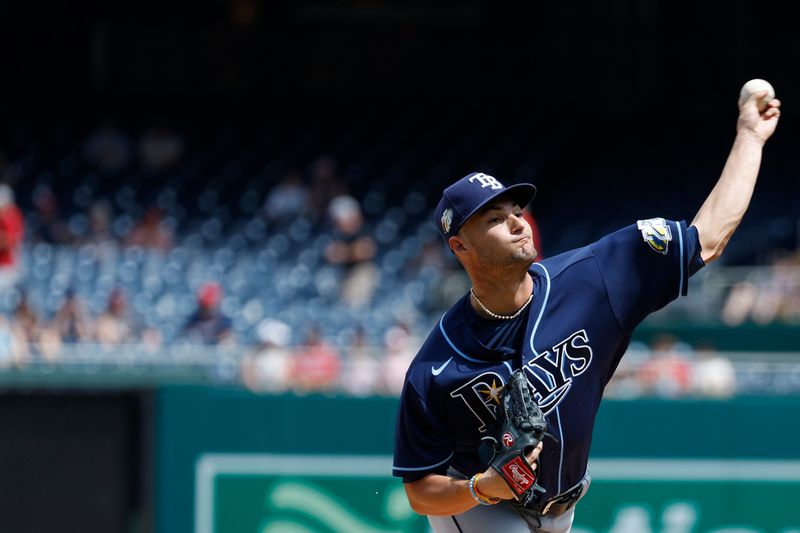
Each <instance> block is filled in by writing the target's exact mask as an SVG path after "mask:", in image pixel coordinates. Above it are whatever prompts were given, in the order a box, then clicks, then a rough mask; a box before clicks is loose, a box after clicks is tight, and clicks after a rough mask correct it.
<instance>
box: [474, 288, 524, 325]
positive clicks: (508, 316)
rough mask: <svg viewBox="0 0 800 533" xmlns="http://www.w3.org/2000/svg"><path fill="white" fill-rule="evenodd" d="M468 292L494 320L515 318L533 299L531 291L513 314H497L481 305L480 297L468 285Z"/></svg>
mask: <svg viewBox="0 0 800 533" xmlns="http://www.w3.org/2000/svg"><path fill="white" fill-rule="evenodd" d="M469 293H470V294H471V295H472V297H473V298H475V301H476V302H478V305H479V306H481V309H483V310H484V312H485V313H486V314H487V315H489V316H490V317H492V318H494V319H495V320H511V319H514V318H517V317H518V316H519V315H520V314H521V313H522V312H523V311H524V310H525V308H526V307H528V304H529V303H531V300H533V293H531V295H530V296H528V300H527V301H526V302H525V303H524V304H522V307H520V308H519V309H517V311H516V312H515V313H514V314H513V315H498V314H497V313H492V312H491V311H489V309H487V308H486V306H485V305H483V302H482V301H481V300H480V298H478V295H477V294H475V289H473V288H472V287H470V289H469Z"/></svg>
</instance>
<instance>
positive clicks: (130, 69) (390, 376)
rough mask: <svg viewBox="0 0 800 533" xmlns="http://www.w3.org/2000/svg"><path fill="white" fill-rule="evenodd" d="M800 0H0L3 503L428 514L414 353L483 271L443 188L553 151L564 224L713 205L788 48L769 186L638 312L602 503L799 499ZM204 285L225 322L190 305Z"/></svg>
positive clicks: (67, 523)
mask: <svg viewBox="0 0 800 533" xmlns="http://www.w3.org/2000/svg"><path fill="white" fill-rule="evenodd" d="M798 10H800V7H798V6H797V5H795V4H793V3H790V2H774V3H772V4H770V5H769V6H766V7H764V6H759V5H757V4H756V3H755V2H745V1H734V2H726V3H702V4H699V3H689V2H665V1H655V0H649V1H632V0H627V1H624V0H619V1H607V2H595V3H591V4H585V5H580V4H563V3H547V2H528V3H526V4H524V5H517V4H507V5H502V4H497V3H491V2H486V1H478V0H474V1H451V2H441V3H437V4H435V5H432V4H429V3H425V2H393V1H371V2H357V1H353V2H309V1H299V2H265V1H263V2H260V1H257V0H220V1H215V2H202V3H193V2H178V1H175V2H155V1H140V2H123V1H116V2H112V1H106V2H103V1H99V0H98V1H93V2H87V3H83V4H81V5H73V4H63V3H58V4H53V5H39V4H34V3H21V2H19V3H5V4H3V5H2V6H0V17H1V19H2V20H3V21H4V23H5V24H4V31H3V32H2V35H0V55H1V56H2V58H3V61H2V66H3V67H2V68H3V80H4V82H3V85H2V88H1V89H0V91H1V94H2V96H3V98H2V100H0V118H1V119H2V122H1V123H2V126H3V127H2V128H0V154H1V155H2V157H0V173H1V174H2V182H3V183H5V184H7V185H8V186H9V187H10V189H11V190H13V193H14V198H15V200H14V201H15V203H16V205H18V206H19V209H20V210H21V212H22V214H23V216H24V225H25V233H24V234H25V238H24V241H23V242H22V243H21V244H20V245H19V251H18V257H17V260H16V261H13V262H12V263H13V264H11V265H5V264H4V265H3V268H4V270H3V276H2V280H0V281H2V282H3V287H2V290H1V291H0V308H1V310H2V311H3V313H4V316H5V317H6V318H4V319H3V320H2V323H1V324H0V340H2V343H0V344H2V350H0V351H2V355H0V359H1V360H0V365H2V370H0V383H2V387H3V391H2V395H0V423H2V426H3V427H4V430H5V431H3V433H2V435H0V465H2V468H1V469H0V471H2V472H3V475H2V476H0V487H2V490H0V494H2V495H3V496H2V498H0V516H2V517H3V522H4V526H3V529H4V530H7V531H20V532H21V531H37V532H42V531H64V530H69V531H73V530H74V531H85V532H92V531H98V532H100V531H102V532H109V531H121V532H151V531H155V532H158V533H167V532H170V533H171V532H183V531H198V532H206V531H215V532H223V531H231V532H233V531H348V532H349V531H398V530H400V531H416V530H423V529H420V528H422V526H421V525H420V523H419V521H416V520H415V519H414V517H413V516H411V515H409V514H408V509H407V508H406V507H404V506H403V502H402V495H401V494H400V493H398V485H397V483H396V482H393V481H392V480H390V479H388V478H386V473H387V472H388V465H389V463H390V459H389V457H388V456H389V455H390V454H391V442H392V436H391V434H392V429H393V416H394V409H395V406H396V395H397V383H398V379H399V378H401V377H402V367H403V365H404V364H405V363H406V362H407V360H408V357H409V356H410V355H413V350H414V348H415V346H416V345H418V343H419V342H420V340H421V339H420V338H421V337H422V336H424V335H425V334H426V333H427V330H428V327H429V325H430V324H431V323H432V320H434V319H435V318H436V317H437V316H438V314H439V313H440V312H441V311H442V310H443V309H445V308H446V307H447V305H448V303H449V302H452V301H453V300H454V299H455V297H456V295H459V294H461V293H462V291H463V290H465V289H466V285H465V281H464V278H463V275H462V274H460V272H459V270H458V268H457V266H456V265H454V264H453V261H452V259H451V258H450V257H448V255H447V253H446V252H444V250H443V247H442V246H440V245H439V243H438V241H436V238H437V237H436V235H435V232H434V230H433V226H432V224H431V223H430V212H431V211H432V208H433V206H434V205H435V202H436V201H437V199H438V195H439V194H440V191H441V188H442V187H443V186H444V185H446V184H447V183H449V182H450V181H451V180H453V179H454V178H457V177H460V176H462V175H464V174H466V173H467V172H469V171H472V170H483V171H486V172H490V173H492V174H493V175H495V176H497V177H498V178H500V179H501V180H503V181H507V182H512V181H519V180H530V181H532V182H534V183H536V185H537V186H538V187H539V196H538V198H537V199H536V201H535V203H534V205H533V215H534V216H535V218H536V221H537V223H538V227H539V231H540V233H541V249H542V250H543V252H544V254H545V255H553V254H555V253H557V252H559V251H561V250H566V249H568V248H570V247H573V246H578V245H582V244H585V243H587V242H590V241H591V240H592V239H595V238H597V237H598V236H600V235H602V234H604V233H605V232H608V231H609V230H612V229H615V228H617V227H620V226H622V225H625V224H628V223H631V222H632V221H634V220H636V219H639V218H649V217H652V216H665V217H669V218H675V219H680V218H685V219H689V220H691V218H692V216H693V215H694V213H695V211H696V209H697V207H698V206H699V205H700V203H701V202H702V199H703V198H704V197H705V195H706V194H707V193H708V191H709V190H710V188H711V187H712V185H713V183H714V181H715V179H716V178H717V176H718V175H719V171H720V169H721V167H722V164H723V162H724V158H725V156H726V155H727V151H728V149H729V146H730V143H731V141H732V139H733V134H734V124H735V119H736V106H735V103H736V98H737V96H738V89H739V87H740V86H741V85H742V83H743V82H744V81H746V80H747V79H750V78H753V77H762V78H765V79H768V80H770V81H771V82H772V83H773V85H774V86H775V87H776V89H777V92H778V96H779V97H780V98H781V99H782V100H783V102H784V107H783V115H782V118H781V125H780V127H779V130H778V133H777V134H776V136H775V138H774V139H772V140H771V141H770V142H769V144H768V147H767V149H766V156H765V162H764V165H763V167H762V172H761V177H760V180H759V184H758V187H757V189H756V193H755V196H754V199H753V203H752V205H751V208H750V211H749V213H748V215H747V216H746V218H745V221H744V222H743V223H742V226H741V228H740V230H739V231H738V233H737V234H736V235H735V236H734V238H733V240H732V241H731V244H730V247H729V249H728V250H727V251H726V254H725V256H724V257H723V259H722V260H721V261H720V263H721V264H715V265H714V266H713V267H711V268H708V269H706V270H705V271H703V272H702V273H701V274H700V275H698V276H697V278H696V279H694V280H693V282H692V287H691V290H690V292H691V295H690V297H689V298H687V299H685V300H683V301H681V302H676V303H675V304H673V306H671V307H670V308H669V309H668V310H667V311H666V312H663V313H659V314H657V315H655V316H653V317H652V318H651V319H649V320H648V322H647V323H646V324H645V325H643V326H642V328H640V330H639V332H638V333H637V337H636V342H635V343H634V344H633V345H632V349H631V353H629V354H628V356H626V361H629V365H627V366H625V367H622V368H621V370H620V375H619V379H618V380H617V381H616V382H615V383H614V384H613V385H612V386H611V388H610V390H609V396H610V398H608V399H607V400H606V402H605V403H604V406H603V407H602V408H601V417H600V420H599V424H598V430H597V432H596V437H595V443H594V448H593V465H594V467H593V468H595V471H596V472H597V474H598V475H597V476H596V481H595V484H594V486H593V489H592V491H590V493H589V496H587V498H586V499H585V500H584V502H582V504H581V508H580V511H579V514H578V522H577V523H578V525H579V526H580V527H581V528H582V531H596V532H599V531H613V532H615V533H623V532H633V531H651V530H652V531H664V532H666V531H697V532H701V531H702V532H709V531H717V530H721V529H722V528H724V527H731V528H732V527H739V528H743V529H741V530H742V531H759V532H761V531H763V532H770V533H771V532H780V533H790V532H792V531H798V530H800V519H799V518H798V513H797V512H796V511H794V510H793V509H792V505H793V503H794V502H796V501H797V500H798V497H799V496H800V473H798V470H800V469H799V468H798V464H800V463H798V461H800V457H799V456H800V453H798V451H797V448H796V446H794V445H793V443H796V442H797V437H798V435H797V432H796V429H795V428H796V424H791V421H793V420H795V421H796V419H797V413H798V410H797V407H798V390H800V357H798V354H797V351H798V341H799V340H800V335H799V334H798V333H799V330H798V329H797V324H798V321H800V303H799V302H800V282H798V278H799V277H800V276H799V274H800V273H799V272H798V264H800V262H799V261H798V258H797V257H798V256H797V253H798V242H799V241H800V235H799V234H798V227H799V226H800V223H799V221H800V207H798V202H797V200H796V198H797V193H798V180H797V173H796V169H795V165H794V162H795V153H796V141H797V138H798V134H797V120H796V117H797V113H796V111H794V109H795V107H794V103H793V102H794V99H795V95H797V94H798V93H799V92H800V91H799V90H798V89H800V87H798V78H797V75H796V72H795V70H796V69H795V65H797V61H798V53H799V52H800V46H799V45H798V43H797V36H796V28H797V23H798V19H799V18H800V16H798V15H799V13H798ZM281 186H283V188H281ZM276 191H283V193H284V194H277V193H276ZM287 191H288V192H287ZM343 195H344V196H346V198H345V199H342V198H341V197H342V196H343ZM337 197H338V200H337ZM270 198H273V200H272V201H270ZM298 198H299V200H298ZM292 202H299V204H295V203H292ZM297 205H300V206H301V207H299V208H296V206H297ZM287 206H289V208H286V207H287ZM332 206H335V207H333V208H332ZM153 208H155V209H153ZM284 208H286V209H284ZM358 211H362V212H363V221H364V226H363V227H362V228H360V229H359V230H358V232H357V234H358V235H362V236H366V237H367V238H368V240H369V241H371V244H369V245H368V246H367V248H369V249H372V252H371V253H368V254H367V255H368V256H369V257H368V259H366V260H364V261H360V262H359V264H351V263H347V262H346V264H342V263H337V262H336V261H335V260H333V259H332V258H331V256H329V255H328V252H327V251H326V250H328V249H329V247H330V244H331V243H332V242H337V241H347V239H348V238H350V237H344V236H343V235H342V231H341V228H337V227H335V226H336V224H335V223H334V222H333V220H334V218H336V217H338V216H343V217H344V216H345V215H346V214H350V215H352V214H353V213H354V212H358ZM98 213H100V214H98ZM343 213H344V214H343ZM98 218H99V219H100V220H101V221H102V220H105V223H106V225H105V226H104V225H103V223H102V222H97V221H96V219H98ZM345 218H346V217H345ZM356 218H358V217H357V216H356ZM351 237H352V236H351ZM361 263H363V264H361ZM356 267H359V268H356ZM360 267H365V268H360ZM355 271H358V273H359V276H361V277H358V283H354V285H355V287H356V288H360V290H356V289H354V291H355V292H354V293H349V292H347V293H343V292H341V288H342V287H343V285H346V280H347V279H348V277H349V276H351V275H353V272H355ZM114 294H118V295H119V296H118V298H120V299H121V300H122V301H123V302H124V304H122V310H123V311H119V308H117V312H116V314H115V313H111V314H109V312H108V311H107V310H108V309H110V306H109V301H110V298H111V296H112V295H114ZM198 300H204V301H208V302H211V303H212V304H218V305H219V308H220V312H221V313H222V314H224V315H226V316H228V317H229V318H230V319H231V322H230V324H228V323H227V322H226V321H225V320H223V319H220V320H218V321H214V320H210V323H213V324H215V326H213V327H212V326H210V328H211V330H213V331H214V332H217V330H216V329H214V328H216V327H219V328H221V329H224V332H223V333H224V334H223V335H221V337H224V339H221V338H219V337H217V336H215V335H211V338H209V337H208V329H202V328H199V329H197V328H195V329H193V330H186V329H184V326H185V324H186V323H187V321H190V320H191V316H192V313H193V312H194V311H195V308H196V306H197V305H198ZM65 301H75V302H77V303H76V304H75V305H74V306H73V307H70V308H69V309H67V310H66V311H63V309H64V308H65V306H64V302H65ZM24 302H26V303H25V305H23V303H24ZM67 307H69V306H67ZM212 307H214V306H213V305H212ZM79 308H82V309H83V311H76V309H79ZM23 311H24V312H23ZM31 316H35V317H36V320H35V321H33V322H31V320H30V319H31ZM121 324H122V325H121ZM228 326H230V327H228ZM286 326H288V328H287V327H286ZM120 331H122V333H120ZM320 369H322V370H320ZM354 376H355V377H357V378H358V379H355V378H354ZM787 426H788V427H787ZM684 427H686V428H687V430H686V431H685V432H684V431H683V430H682V428H684ZM643 428H646V431H643ZM743 461H745V462H743ZM370 528H371V529H370ZM744 528H748V529H744ZM737 531H738V530H737Z"/></svg>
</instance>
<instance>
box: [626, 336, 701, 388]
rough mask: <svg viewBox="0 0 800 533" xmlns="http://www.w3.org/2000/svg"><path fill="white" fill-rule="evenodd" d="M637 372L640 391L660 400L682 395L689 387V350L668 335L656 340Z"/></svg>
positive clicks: (690, 377)
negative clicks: (649, 355)
mask: <svg viewBox="0 0 800 533" xmlns="http://www.w3.org/2000/svg"><path fill="white" fill-rule="evenodd" d="M651 354H652V355H651V357H650V359H649V360H647V361H645V362H644V363H643V364H642V366H641V367H640V369H639V382H640V383H641V385H642V392H643V393H645V394H651V395H655V396H660V397H662V398H676V397H680V396H684V395H686V394H687V393H689V392H690V391H691V387H692V361H691V359H692V349H691V347H690V346H688V345H687V344H684V343H679V342H678V340H677V339H675V338H674V337H672V336H670V335H662V336H660V337H657V338H656V339H655V340H654V341H653V344H652V349H651Z"/></svg>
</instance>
